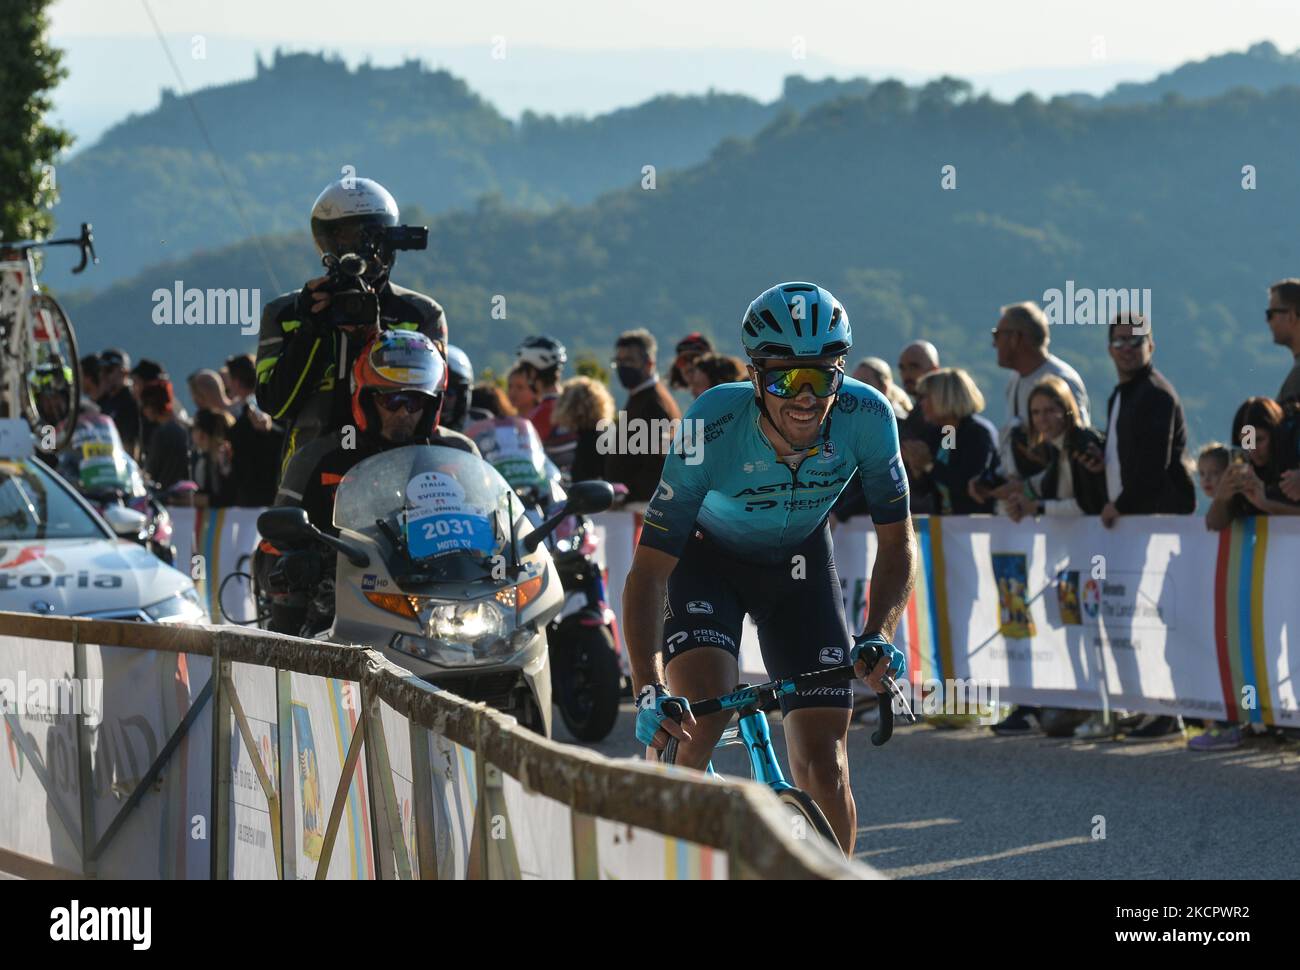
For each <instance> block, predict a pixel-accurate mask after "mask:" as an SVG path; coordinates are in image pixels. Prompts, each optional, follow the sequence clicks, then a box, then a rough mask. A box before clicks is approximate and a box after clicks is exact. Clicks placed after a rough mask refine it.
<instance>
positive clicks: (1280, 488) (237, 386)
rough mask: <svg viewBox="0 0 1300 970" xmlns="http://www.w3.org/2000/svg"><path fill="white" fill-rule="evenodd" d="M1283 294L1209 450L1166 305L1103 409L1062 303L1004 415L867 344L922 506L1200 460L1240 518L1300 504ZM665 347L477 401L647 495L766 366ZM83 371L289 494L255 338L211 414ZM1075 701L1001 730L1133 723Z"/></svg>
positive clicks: (184, 466)
mask: <svg viewBox="0 0 1300 970" xmlns="http://www.w3.org/2000/svg"><path fill="white" fill-rule="evenodd" d="M1268 293H1269V301H1268V306H1267V308H1266V311H1265V317H1266V320H1267V324H1268V327H1269V330H1270V332H1271V334H1272V338H1273V341H1274V342H1275V343H1276V344H1279V345H1281V346H1284V347H1286V348H1287V350H1288V351H1289V352H1290V353H1291V354H1292V355H1293V357H1294V364H1293V366H1292V367H1291V369H1290V371H1289V373H1288V374H1287V376H1286V378H1285V380H1284V381H1283V383H1282V386H1281V389H1280V390H1279V391H1278V394H1277V396H1276V397H1273V398H1270V397H1264V396H1254V397H1251V398H1249V399H1248V400H1246V401H1244V402H1243V403H1242V404H1241V405H1240V407H1239V408H1238V409H1237V411H1236V413H1235V415H1234V417H1233V420H1232V423H1231V426H1230V427H1226V428H1225V429H1224V430H1225V431H1228V432H1229V433H1230V437H1229V439H1228V443H1227V444H1222V443H1219V442H1212V443H1210V444H1207V445H1205V446H1204V447H1203V448H1201V449H1200V450H1199V452H1197V454H1196V457H1195V459H1194V460H1193V459H1192V457H1191V454H1190V451H1189V445H1188V432H1187V424H1186V420H1185V417H1184V413H1183V405H1182V402H1181V400H1180V399H1179V396H1178V393H1177V391H1176V390H1175V388H1174V387H1173V385H1172V383H1171V382H1170V381H1169V380H1168V379H1167V378H1166V377H1164V375H1162V374H1161V373H1160V371H1159V370H1157V369H1156V368H1155V367H1154V355H1155V350H1156V339H1155V338H1156V335H1155V333H1154V332H1153V330H1152V327H1151V321H1150V320H1149V319H1147V318H1144V317H1143V316H1141V315H1140V314H1137V313H1130V312H1125V313H1119V314H1117V315H1116V316H1115V317H1114V318H1112V319H1110V320H1109V321H1107V325H1106V326H1104V327H1100V328H1098V330H1099V334H1098V336H1099V338H1101V337H1102V335H1103V334H1104V339H1105V347H1106V351H1107V353H1108V354H1109V357H1110V360H1111V362H1112V364H1113V365H1114V368H1115V384H1114V387H1113V388H1112V389H1111V391H1110V393H1109V395H1108V396H1107V397H1106V402H1105V407H1104V410H1103V411H1101V412H1100V413H1094V411H1093V410H1092V407H1093V402H1092V400H1091V399H1090V398H1089V394H1088V390H1087V388H1086V387H1085V386H1084V381H1083V379H1082V378H1081V377H1080V375H1079V373H1078V371H1077V370H1076V369H1075V368H1074V367H1073V366H1071V365H1070V364H1069V363H1068V362H1067V361H1065V360H1063V359H1061V358H1060V357H1058V356H1056V355H1055V354H1054V353H1052V351H1051V328H1050V326H1049V322H1048V318H1047V316H1046V314H1045V313H1044V312H1043V310H1042V309H1041V308H1040V307H1039V306H1037V305H1036V304H1035V303H1033V302H1030V301H1025V302H1021V303H1014V304H1010V305H1008V306H1004V307H1002V308H1001V310H1000V311H999V313H998V317H997V322H996V325H995V326H994V327H993V328H992V334H991V337H992V344H993V347H994V350H995V353H996V361H997V365H998V366H999V367H1001V368H1003V369H1005V370H1008V371H1010V374H1009V376H1008V379H1007V382H1006V386H1005V388H1004V400H1005V411H1004V415H1005V417H1004V419H1003V421H1002V424H1001V425H1000V426H995V425H994V424H993V423H992V422H991V421H989V420H988V419H987V418H986V417H984V415H983V412H984V410H985V403H986V398H985V394H984V393H983V392H982V391H981V390H980V388H979V387H978V385H977V384H976V382H975V380H974V379H973V378H972V376H971V374H970V373H969V372H968V371H967V370H965V369H963V368H961V367H954V366H941V365H940V353H939V349H938V348H936V347H935V346H934V345H933V344H932V343H930V342H928V341H924V340H918V341H913V342H912V343H909V344H907V345H906V346H905V347H903V348H902V350H901V351H900V352H899V355H898V361H897V367H898V376H899V381H898V383H895V381H894V374H893V372H892V371H891V369H890V366H889V364H888V363H887V362H886V361H885V360H884V359H882V358H879V357H867V358H864V359H862V360H860V361H858V362H857V363H856V365H855V366H854V368H853V370H852V371H851V375H852V377H853V378H855V379H856V380H859V381H862V382H863V383H865V384H869V385H870V386H872V387H874V388H876V389H877V390H878V391H879V392H880V393H881V394H882V395H884V397H885V398H886V400H887V401H888V402H889V404H890V406H891V407H892V409H893V412H894V415H895V417H896V419H897V422H898V430H899V441H900V450H901V454H902V458H903V464H904V467H905V469H906V473H907V477H908V481H909V486H910V491H911V507H912V510H913V512H914V513H915V514H936V515H970V514H978V513H984V514H993V515H999V516H1006V517H1007V518H1008V519H1010V520H1011V521H1013V522H1020V521H1022V520H1024V519H1026V518H1034V517H1038V516H1058V517H1059V516H1098V517H1099V518H1100V520H1101V522H1102V523H1103V525H1105V526H1106V527H1108V528H1109V527H1112V526H1114V524H1115V523H1116V522H1117V521H1118V520H1119V519H1120V518H1121V517H1123V516H1126V515H1153V514H1156V515H1191V514H1193V513H1194V512H1195V509H1196V487H1195V485H1194V484H1193V476H1196V478H1197V479H1199V484H1200V489H1201V492H1202V493H1203V494H1204V495H1205V496H1206V498H1207V499H1208V501H1209V511H1208V512H1207V514H1206V517H1205V522H1206V525H1207V527H1208V528H1210V529H1225V528H1228V527H1229V526H1230V525H1231V524H1232V522H1233V520H1234V519H1236V518H1239V517H1241V516H1247V515H1297V514H1300V279H1286V280H1282V281H1280V282H1278V283H1275V284H1274V285H1273V286H1271V287H1270V288H1269V291H1268ZM657 352H658V345H657V342H656V340H655V338H654V336H653V335H652V334H651V333H650V332H649V331H648V330H645V329H638V330H629V331H626V332H624V333H622V334H620V335H619V336H618V337H617V339H616V340H615V344H614V357H613V360H611V362H610V366H611V369H612V371H613V375H614V380H615V381H617V383H618V384H619V385H621V387H622V388H623V390H624V392H625V397H624V398H623V400H622V401H621V403H620V402H616V400H615V396H614V394H612V393H611V391H610V390H609V389H608V388H607V387H606V386H605V385H604V384H603V383H602V382H600V381H597V380H594V379H592V378H590V377H586V376H577V377H573V378H570V379H568V380H565V379H564V375H563V373H562V367H561V366H556V367H549V368H538V367H536V366H533V365H530V364H529V363H527V362H525V361H524V360H522V359H521V360H520V362H519V363H517V364H516V365H515V367H514V368H513V369H512V370H511V371H510V372H509V373H508V375H507V376H506V379H505V381H504V382H503V383H504V387H502V386H498V385H497V384H496V383H493V382H491V381H485V382H480V383H478V384H475V385H474V386H473V387H472V388H471V389H470V392H469V397H470V401H469V410H470V413H472V414H477V415H493V416H498V417H509V416H516V415H518V416H523V417H526V418H528V419H529V420H531V421H532V422H533V423H534V425H536V426H537V430H538V433H539V436H540V437H541V438H542V440H543V442H544V443H545V445H546V447H547V451H548V454H550V455H551V457H552V458H553V459H554V460H555V461H556V464H557V465H558V466H559V467H561V468H562V470H563V471H564V473H565V477H566V478H567V479H569V480H571V481H581V480H584V479H605V480H608V481H611V482H616V483H621V484H622V485H624V486H626V495H625V496H623V498H622V499H621V500H622V501H625V502H627V503H632V506H633V507H636V503H645V502H648V501H649V500H650V498H651V497H652V496H653V494H654V491H655V489H656V487H657V485H658V481H659V475H660V471H661V469H662V465H663V460H664V457H665V455H666V454H667V452H668V450H669V447H670V443H671V437H672V434H673V432H674V430H675V428H676V422H677V420H678V419H680V418H681V416H682V405H686V404H688V403H689V400H688V399H687V395H689V396H690V397H692V398H693V397H699V396H700V395H701V394H703V393H704V392H705V391H707V390H708V389H709V388H711V387H714V386H716V385H719V384H724V383H730V382H735V381H744V380H746V379H747V370H746V366H745V364H744V362H743V361H742V360H740V359H738V358H736V357H733V356H729V355H726V354H722V353H719V352H718V351H717V350H715V348H714V347H713V345H712V343H711V342H710V340H709V339H708V338H707V337H705V336H704V335H702V334H700V333H691V334H688V335H686V336H685V337H684V338H682V339H681V340H680V341H679V342H678V343H677V344H676V345H675V347H674V356H673V358H672V362H671V364H670V365H669V366H668V368H667V379H666V380H663V381H661V379H660V376H659V364H658V360H657ZM81 371H82V379H83V383H84V387H85V391H86V397H87V398H88V399H89V401H90V402H92V403H89V404H87V409H88V410H89V411H91V412H98V413H102V414H103V415H106V416H108V417H110V418H112V420H113V422H114V423H115V424H116V426H117V429H118V432H119V435H120V437H121V439H122V442H123V445H124V447H125V448H126V449H127V451H128V452H129V453H130V455H131V457H132V458H134V459H135V460H136V461H138V462H139V463H140V466H141V468H142V469H143V470H144V472H145V474H146V475H147V477H148V478H149V479H150V480H151V481H152V482H153V483H154V484H156V485H157V486H159V487H160V488H163V489H166V488H169V487H171V486H173V485H176V484H177V483H179V482H182V481H185V480H190V481H193V482H195V483H196V484H197V502H198V503H199V504H205V505H210V506H225V505H240V506H251V507H257V506H262V505H269V504H271V502H272V501H273V499H274V496H275V489H276V483H277V479H278V472H279V468H280V459H281V455H282V454H283V429H281V428H280V427H279V426H278V425H277V424H276V423H275V422H274V421H273V420H272V418H271V417H270V416H269V415H267V414H265V413H264V412H262V411H260V410H259V409H258V407H257V404H256V400H255V393H254V392H255V389H256V386H257V375H256V370H255V366H254V361H253V358H252V356H251V355H247V354H245V355H241V356H236V357H231V358H230V359H229V360H227V361H226V363H225V366H224V367H223V368H222V369H221V370H220V371H214V370H199V371H196V372H195V373H193V374H191V375H190V376H189V378H188V381H187V385H188V389H189V391H190V397H191V399H192V401H193V402H194V406H195V414H194V415H193V417H191V416H190V415H188V414H187V413H186V411H185V409H184V408H183V407H182V406H181V405H180V403H179V402H178V400H177V398H176V395H175V391H174V388H173V384H172V379H171V377H170V375H169V374H168V373H167V372H166V370H165V368H164V367H163V366H162V365H161V364H159V363H157V362H156V361H151V360H141V361H139V362H138V363H137V364H136V365H135V366H134V367H132V366H131V360H130V358H129V357H128V355H127V354H126V353H125V352H124V351H122V350H119V349H109V350H106V351H104V352H103V353H101V354H98V355H92V356H89V357H85V358H83V359H82V361H81ZM674 394H676V397H675V396H674ZM622 422H629V423H630V422H637V423H640V424H641V425H642V426H643V427H645V428H650V429H653V433H654V434H655V435H657V436H658V437H657V438H656V439H655V440H654V441H653V442H647V443H645V446H644V447H641V448H638V449H624V448H617V447H609V446H608V444H609V442H610V441H614V440H618V439H617V430H618V426H619V424H620V423H622ZM1094 424H1095V426H1094ZM633 452H635V453H633ZM867 511H868V510H867V508H866V503H865V499H864V497H863V494H862V490H861V488H860V487H858V484H857V482H856V480H854V481H851V482H850V483H849V485H848V487H847V488H846V489H845V491H844V493H843V495H842V496H841V498H840V500H839V501H838V502H837V503H836V506H835V508H834V509H833V510H832V520H831V521H832V527H835V526H836V525H837V524H840V523H843V522H844V521H846V520H848V519H851V518H853V517H854V516H859V515H863V514H865V513H866V512H867ZM1060 713H1061V712H1052V711H1043V710H1039V709H1036V708H1029V707H1020V708H1016V709H1014V710H1013V711H1012V713H1011V715H1010V716H1009V717H1008V718H1007V719H1005V720H1004V721H1003V722H1001V723H1000V724H998V725H996V726H995V730H996V731H998V732H999V733H1004V734H1012V733H1022V732H1027V731H1033V730H1039V729H1047V730H1049V731H1050V732H1052V733H1070V732H1074V733H1075V735H1076V736H1102V735H1107V734H1113V733H1114V731H1115V724H1114V722H1110V723H1099V722H1098V721H1097V719H1096V718H1094V719H1093V720H1092V721H1090V722H1087V723H1082V724H1080V723H1078V722H1077V721H1071V720H1069V719H1068V718H1066V719H1063V718H1062V717H1060V716H1059V715H1060ZM1182 728H1183V725H1182V723H1181V722H1180V721H1179V719H1177V718H1169V717H1165V718H1153V717H1148V718H1145V719H1143V720H1142V721H1141V722H1140V723H1138V724H1132V723H1130V724H1128V725H1127V729H1128V730H1127V735H1128V736H1129V737H1135V736H1136V737H1162V736H1165V735H1167V734H1170V733H1173V732H1175V731H1178V730H1181V729H1182ZM1207 728H1208V729H1207V730H1206V732H1205V733H1204V734H1203V735H1199V736H1197V737H1194V738H1193V739H1192V740H1191V742H1190V743H1191V745H1192V746H1193V747H1197V748H1203V749H1215V748H1223V747H1233V746H1235V745H1237V744H1239V743H1241V731H1240V729H1239V728H1238V727H1237V726H1235V725H1230V724H1217V725H1207Z"/></svg>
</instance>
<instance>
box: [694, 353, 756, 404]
mask: <svg viewBox="0 0 1300 970" xmlns="http://www.w3.org/2000/svg"><path fill="white" fill-rule="evenodd" d="M748 379H749V378H748V376H747V375H746V372H745V365H744V363H743V362H742V361H741V359H740V358H739V357H732V356H730V355H728V354H701V355H700V356H699V357H696V358H695V361H694V363H693V364H692V366H691V369H690V386H691V393H692V394H694V395H695V396H696V397H699V396H700V395H701V394H703V393H704V392H705V391H707V390H708V389H709V388H711V387H717V386H718V385H719V384H733V383H735V382H736V381H744V380H748Z"/></svg>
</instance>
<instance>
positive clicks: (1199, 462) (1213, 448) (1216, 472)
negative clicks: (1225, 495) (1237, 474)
mask: <svg viewBox="0 0 1300 970" xmlns="http://www.w3.org/2000/svg"><path fill="white" fill-rule="evenodd" d="M1231 461H1232V453H1231V452H1230V451H1228V446H1227V445H1225V444H1223V443H1222V442H1219V441H1211V442H1210V443H1209V444H1208V445H1206V446H1205V447H1204V448H1202V449H1201V450H1200V451H1199V452H1198V453H1197V455H1196V474H1197V476H1198V477H1199V478H1200V480H1201V492H1202V494H1204V495H1205V496H1207V497H1208V498H1209V499H1210V500H1211V501H1213V500H1214V493H1215V492H1216V491H1218V488H1219V481H1220V479H1222V478H1223V473H1224V472H1226V471H1227V470H1228V464H1229V463H1230V462H1231Z"/></svg>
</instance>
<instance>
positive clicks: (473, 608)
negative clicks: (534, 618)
mask: <svg viewBox="0 0 1300 970" xmlns="http://www.w3.org/2000/svg"><path fill="white" fill-rule="evenodd" d="M418 622H419V623H420V625H421V626H422V627H423V628H424V633H423V635H422V636H417V635H413V634H408V633H399V634H397V635H396V636H394V637H393V640H392V646H393V648H394V649H395V650H400V651H401V652H402V653H405V654H408V655H410V656H412V657H418V658H419V659H421V660H427V661H429V662H430V663H435V664H438V665H439V666H442V667H471V666H475V665H480V664H500V663H507V662H508V661H509V660H511V659H512V658H513V657H515V656H516V655H518V654H519V653H520V652H521V651H523V650H525V649H527V647H528V645H529V644H530V643H531V642H532V639H533V637H534V636H535V635H536V632H537V631H536V630H535V629H533V628H532V626H531V625H528V626H524V627H517V628H516V627H515V626H514V610H513V608H510V607H509V606H503V604H499V603H497V602H496V598H493V599H483V600H475V601H474V602H472V603H436V604H427V605H424V606H423V607H422V608H421V610H420V615H419V619H418Z"/></svg>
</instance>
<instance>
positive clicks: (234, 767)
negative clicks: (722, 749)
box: [0, 613, 879, 879]
mask: <svg viewBox="0 0 1300 970" xmlns="http://www.w3.org/2000/svg"><path fill="white" fill-rule="evenodd" d="M42 674H43V675H44V676H42ZM96 678H99V683H100V684H102V688H103V695H102V698H101V700H100V707H99V710H98V711H96V710H93V709H89V710H83V711H82V712H80V713H78V712H76V711H73V710H71V708H72V707H73V705H72V704H70V703H69V704H63V703H62V702H63V701H65V700H69V699H75V698H73V695H74V693H75V691H74V690H73V689H72V687H71V686H68V687H67V688H66V689H63V688H60V689H59V690H56V689H55V687H51V686H50V685H56V686H57V685H58V684H67V685H71V684H74V683H75V684H77V685H80V686H81V687H83V688H84V689H83V691H82V694H83V696H82V697H81V702H82V704H83V706H86V707H90V708H93V704H94V699H93V694H94V683H95V681H96ZM41 683H44V684H45V685H46V687H47V688H48V690H47V691H46V695H45V706H44V707H42V706H40V705H36V704H34V702H33V697H36V695H37V694H38V693H39V690H38V687H34V686H33V684H37V685H39V684H41ZM20 690H25V691H26V692H27V696H25V697H20V696H18V694H19V691H20ZM60 691H61V693H60ZM0 693H5V696H4V697H0V709H2V710H3V721H4V725H5V728H4V735H3V738H0V742H2V746H0V869H3V870H6V871H8V872H11V873H14V874H17V875H20V876H25V877H55V878H79V877H89V878H94V877H97V876H98V877H143V878H159V877H162V878H214V879H226V878H238V877H258V876H262V877H266V878H276V879H295V878H316V879H324V878H385V879H392V878H397V879H412V878H420V879H436V878H480V879H502V878H583V879H586V878H733V879H735V878H759V879H773V878H830V879H841V878H879V876H878V874H877V873H876V872H875V871H874V870H872V869H871V868H870V867H869V866H865V865H862V864H859V863H852V862H846V861H844V860H843V859H842V858H840V857H839V856H838V855H837V854H835V853H833V852H831V851H829V850H828V849H827V848H826V847H825V846H824V845H822V844H821V843H819V842H818V840H817V838H816V836H811V835H810V836H809V837H808V838H806V839H802V838H796V837H795V834H794V832H793V829H792V827H791V825H790V819H789V817H788V816H787V815H786V814H785V812H784V811H783V810H782V809H781V808H780V807H779V805H778V803H777V801H776V799H775V798H774V797H773V796H772V794H771V792H770V791H768V790H767V789H766V788H764V787H762V786H760V785H757V784H754V783H752V782H749V781H734V780H717V779H708V778H705V777H704V776H702V775H699V774H696V773H690V772H685V771H681V770H674V769H668V768H664V767H661V766H658V765H654V764H650V763H646V762H641V761H634V760H626V761H614V760H611V759H608V758H605V757H603V756H601V755H598V754H596V753H594V752H591V751H588V750H585V749H582V748H577V747H572V746H568V745H562V744H559V743H557V742H554V741H549V740H547V739H545V738H542V737H540V736H538V735H536V734H534V733H533V732H531V731H529V730H527V729H524V728H522V727H520V726H519V725H518V724H517V723H516V722H515V721H514V719H513V718H510V717H507V716H505V715H502V714H500V713H499V712H497V711H494V710H492V709H490V708H488V707H487V706H485V705H483V704H479V703H471V702H469V701H466V700H464V699H462V698H460V697H457V696H455V695H454V694H451V693H449V692H446V691H443V690H440V689H437V688H434V687H431V686H430V685H428V684H426V683H424V682H423V681H420V680H418V679H417V678H415V677H414V676H412V675H411V674H409V673H408V672H407V671H404V670H402V669H401V668H399V667H396V666H394V665H393V664H391V663H390V662H388V661H387V660H386V659H385V658H384V657H382V656H381V655H380V654H378V653H376V652H374V651H372V650H368V649H363V648H360V647H350V646H342V645H337V644H329V643H323V642H318V641H310V640H303V639H299V638H295V637H285V636H278V635H275V634H271V633H266V632H262V631H248V630H241V629H237V628H215V629H202V628H196V627H172V626H166V625H152V624H139V623H127V622H118V621H103V620H84V619H69V618H56V617H41V616H32V615H27V614H16V613H0ZM56 693H58V694H59V697H58V698H57V699H56V697H55V694H56ZM64 708H68V709H66V710H65V709H64ZM83 715H85V716H83ZM331 735H332V736H333V737H334V744H333V745H332V746H331V745H330V744H329V743H328V741H329V737H330V736H331ZM142 739H143V740H142Z"/></svg>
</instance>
